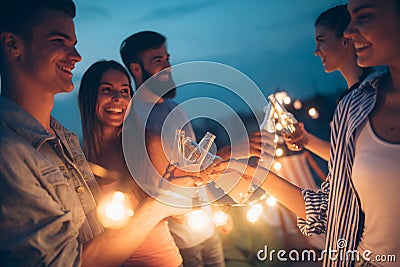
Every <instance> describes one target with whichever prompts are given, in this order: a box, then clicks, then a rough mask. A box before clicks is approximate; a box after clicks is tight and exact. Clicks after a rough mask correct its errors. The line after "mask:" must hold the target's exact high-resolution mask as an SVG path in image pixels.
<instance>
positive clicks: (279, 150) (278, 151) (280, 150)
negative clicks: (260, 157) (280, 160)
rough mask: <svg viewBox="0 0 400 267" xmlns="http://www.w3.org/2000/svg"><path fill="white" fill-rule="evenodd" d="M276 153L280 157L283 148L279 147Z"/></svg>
mask: <svg viewBox="0 0 400 267" xmlns="http://www.w3.org/2000/svg"><path fill="white" fill-rule="evenodd" d="M275 155H277V156H278V157H280V156H282V155H283V149H282V148H280V147H278V148H277V149H276V151H275Z"/></svg>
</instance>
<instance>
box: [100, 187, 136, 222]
mask: <svg viewBox="0 0 400 267" xmlns="http://www.w3.org/2000/svg"><path fill="white" fill-rule="evenodd" d="M131 206H132V205H131V203H130V201H129V199H128V198H127V197H126V196H125V194H124V193H122V192H119V191H117V192H114V193H113V194H112V195H108V196H106V197H105V198H104V199H102V200H101V201H100V203H99V205H98V207H97V215H98V218H99V220H100V222H101V223H102V225H103V226H104V227H106V228H119V227H121V226H123V225H125V224H126V223H127V222H128V220H129V217H131V216H133V214H134V212H133V210H132V208H131Z"/></svg>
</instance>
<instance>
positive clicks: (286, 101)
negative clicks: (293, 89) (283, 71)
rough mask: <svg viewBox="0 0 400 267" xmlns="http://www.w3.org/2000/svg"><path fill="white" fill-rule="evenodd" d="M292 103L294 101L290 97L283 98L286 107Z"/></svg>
mask: <svg viewBox="0 0 400 267" xmlns="http://www.w3.org/2000/svg"><path fill="white" fill-rule="evenodd" d="M291 101H292V100H291V99H290V97H289V96H285V97H284V98H283V103H284V104H286V105H289V104H290V102H291Z"/></svg>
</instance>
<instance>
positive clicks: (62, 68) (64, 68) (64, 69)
mask: <svg viewBox="0 0 400 267" xmlns="http://www.w3.org/2000/svg"><path fill="white" fill-rule="evenodd" d="M59 68H60V69H61V70H63V71H67V72H72V69H73V68H68V67H63V66H59Z"/></svg>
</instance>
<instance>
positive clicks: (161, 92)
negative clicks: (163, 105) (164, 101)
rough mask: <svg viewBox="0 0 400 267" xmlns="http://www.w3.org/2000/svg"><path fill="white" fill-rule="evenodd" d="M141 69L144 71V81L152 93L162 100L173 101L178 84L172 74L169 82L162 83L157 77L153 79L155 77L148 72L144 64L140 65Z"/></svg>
mask: <svg viewBox="0 0 400 267" xmlns="http://www.w3.org/2000/svg"><path fill="white" fill-rule="evenodd" d="M140 67H141V69H142V81H143V83H146V87H147V88H149V90H150V91H151V92H153V93H154V94H156V95H157V96H160V97H161V98H169V99H172V98H174V97H175V96H176V84H175V82H174V80H173V79H172V77H171V74H169V79H168V80H167V81H160V80H159V79H158V77H157V75H156V76H155V77H153V78H151V77H152V76H153V75H152V74H151V73H149V72H148V71H146V70H145V68H144V67H143V66H142V64H140ZM161 72H162V71H161ZM150 78H151V79H150Z"/></svg>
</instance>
